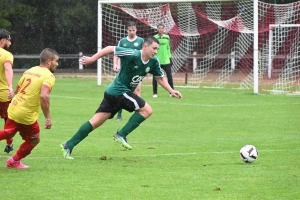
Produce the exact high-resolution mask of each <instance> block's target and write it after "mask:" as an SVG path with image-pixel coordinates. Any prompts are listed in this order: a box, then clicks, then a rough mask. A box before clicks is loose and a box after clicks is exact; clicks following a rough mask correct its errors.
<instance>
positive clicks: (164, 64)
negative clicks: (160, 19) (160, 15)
mask: <svg viewBox="0 0 300 200" xmlns="http://www.w3.org/2000/svg"><path fill="white" fill-rule="evenodd" d="M164 29H165V25H164V24H162V23H160V24H158V25H157V34H156V35H154V37H155V38H157V39H158V41H159V43H160V47H159V50H158V52H157V54H156V56H157V58H158V60H159V63H160V66H161V68H162V69H163V70H165V72H166V74H167V78H168V83H169V85H170V86H171V88H172V89H174V85H173V77H172V69H171V67H172V61H171V57H172V55H171V42H170V36H169V35H168V34H166V33H165V30H164ZM152 86H153V97H154V98H156V97H158V95H157V81H156V79H155V77H154V76H153V79H152ZM170 97H173V96H172V94H170Z"/></svg>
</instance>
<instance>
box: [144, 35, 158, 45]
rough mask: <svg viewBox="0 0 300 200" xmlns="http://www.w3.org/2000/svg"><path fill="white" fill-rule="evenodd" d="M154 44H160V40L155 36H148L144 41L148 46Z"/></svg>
mask: <svg viewBox="0 0 300 200" xmlns="http://www.w3.org/2000/svg"><path fill="white" fill-rule="evenodd" d="M153 42H155V43H157V44H159V41H158V39H156V38H155V37H153V36H147V37H146V38H145V39H144V44H145V43H146V44H148V45H151V44H152V43H153Z"/></svg>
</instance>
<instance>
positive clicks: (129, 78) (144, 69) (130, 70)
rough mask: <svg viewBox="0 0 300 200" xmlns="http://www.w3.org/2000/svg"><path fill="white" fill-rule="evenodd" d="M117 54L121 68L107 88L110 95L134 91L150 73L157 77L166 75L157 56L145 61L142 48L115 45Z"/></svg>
mask: <svg viewBox="0 0 300 200" xmlns="http://www.w3.org/2000/svg"><path fill="white" fill-rule="evenodd" d="M115 56H118V57H119V58H120V59H121V70H120V73H119V74H118V75H117V77H116V78H115V80H114V81H113V82H112V83H111V84H110V85H109V86H108V87H107V88H106V93H107V94H109V95H114V96H117V95H121V94H124V93H126V92H130V91H132V92H133V91H134V89H135V88H136V87H137V85H138V84H139V83H140V82H142V80H143V78H144V77H145V76H146V75H147V74H148V73H150V74H153V76H155V77H163V76H164V73H163V71H162V69H161V67H160V64H159V61H158V59H157V57H156V56H154V57H153V58H151V59H150V60H148V61H147V62H144V61H143V60H142V53H141V50H133V49H128V48H122V47H115Z"/></svg>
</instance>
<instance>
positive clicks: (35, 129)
mask: <svg viewBox="0 0 300 200" xmlns="http://www.w3.org/2000/svg"><path fill="white" fill-rule="evenodd" d="M58 59H59V55H58V53H57V52H56V51H55V50H53V49H50V48H46V49H44V50H43V51H42V53H41V54H40V65H39V66H35V67H32V68H30V69H28V70H27V71H25V72H24V73H23V76H22V77H21V78H20V80H19V82H18V85H17V89H16V95H15V96H14V97H13V99H12V100H11V103H10V104H9V107H8V110H7V112H8V119H7V121H6V124H5V127H4V130H0V140H3V139H11V138H13V137H14V136H15V134H16V133H17V132H20V135H21V137H22V139H23V140H24V142H23V143H22V144H21V146H20V147H19V149H18V150H17V152H16V153H15V154H14V155H13V156H12V157H11V158H9V159H8V160H7V161H6V166H7V167H12V168H28V166H27V165H24V164H23V163H22V162H21V161H20V160H21V159H22V158H25V157H26V156H27V155H29V154H30V153H31V151H32V149H33V148H34V147H35V146H36V145H37V144H38V143H39V142H40V127H39V124H38V121H37V118H38V116H39V109H40V107H41V109H42V111H43V114H44V116H45V125H44V128H46V129H50V128H51V126H52V121H51V116H50V92H51V90H52V87H53V86H54V84H55V77H54V75H53V74H52V72H54V71H55V69H56V68H57V66H58Z"/></svg>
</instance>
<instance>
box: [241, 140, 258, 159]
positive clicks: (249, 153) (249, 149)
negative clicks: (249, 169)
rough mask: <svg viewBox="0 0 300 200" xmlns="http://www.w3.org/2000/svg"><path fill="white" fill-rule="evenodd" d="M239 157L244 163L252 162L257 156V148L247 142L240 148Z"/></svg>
mask: <svg viewBox="0 0 300 200" xmlns="http://www.w3.org/2000/svg"><path fill="white" fill-rule="evenodd" d="M240 157H241V159H242V160H243V161H244V162H246V163H250V162H254V161H255V160H256V159H257V157H258V150H257V148H256V147H255V146H253V145H250V144H247V145H245V146H243V147H242V148H241V150H240Z"/></svg>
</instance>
